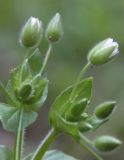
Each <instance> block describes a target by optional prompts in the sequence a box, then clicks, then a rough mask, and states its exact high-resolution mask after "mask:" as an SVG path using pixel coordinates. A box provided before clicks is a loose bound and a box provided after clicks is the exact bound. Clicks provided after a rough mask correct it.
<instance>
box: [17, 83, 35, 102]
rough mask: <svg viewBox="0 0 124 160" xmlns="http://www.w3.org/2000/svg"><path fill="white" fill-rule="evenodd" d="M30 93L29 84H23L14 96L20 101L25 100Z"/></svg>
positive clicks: (30, 87)
mask: <svg viewBox="0 0 124 160" xmlns="http://www.w3.org/2000/svg"><path fill="white" fill-rule="evenodd" d="M31 93H32V86H31V85H30V84H24V85H22V86H21V87H20V88H19V89H17V90H16V96H17V98H18V99H19V100H20V101H25V100H27V99H28V98H29V97H30V95H31Z"/></svg>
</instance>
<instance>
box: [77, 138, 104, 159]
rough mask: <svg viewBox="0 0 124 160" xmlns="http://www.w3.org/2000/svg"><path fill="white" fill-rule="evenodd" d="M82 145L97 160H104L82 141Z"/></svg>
mask: <svg viewBox="0 0 124 160" xmlns="http://www.w3.org/2000/svg"><path fill="white" fill-rule="evenodd" d="M80 145H81V146H82V147H83V148H84V149H85V150H86V151H87V152H89V153H90V154H91V155H93V156H94V157H95V158H96V160H103V159H102V158H101V157H100V156H99V155H97V154H96V153H95V152H94V151H92V150H91V149H90V148H89V147H88V146H86V145H85V144H84V143H83V142H82V141H80Z"/></svg>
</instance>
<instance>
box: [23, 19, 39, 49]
mask: <svg viewBox="0 0 124 160" xmlns="http://www.w3.org/2000/svg"><path fill="white" fill-rule="evenodd" d="M41 36H42V23H41V21H40V20H39V19H38V18H34V17H31V18H29V20H28V21H27V23H26V24H25V25H24V27H23V29H22V32H21V35H20V42H21V44H22V45H23V46H24V47H34V46H36V45H38V44H39V42H40V39H41Z"/></svg>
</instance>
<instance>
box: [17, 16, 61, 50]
mask: <svg viewBox="0 0 124 160" xmlns="http://www.w3.org/2000/svg"><path fill="white" fill-rule="evenodd" d="M45 35H46V38H47V39H48V40H49V41H50V42H57V41H58V40H59V39H60V38H61V37H62V35H63V29H62V24H61V18H60V14H59V13H57V14H56V15H55V16H54V17H53V18H52V19H51V21H50V22H49V24H48V26H47V29H46V33H45ZM42 37H43V26H42V22H41V21H40V20H39V19H38V18H35V17H31V18H29V20H28V21H27V22H26V24H25V25H24V26H23V28H22V31H21V34H20V43H21V45H22V46H24V47H26V48H32V47H36V46H38V45H39V43H40V41H41V38H42Z"/></svg>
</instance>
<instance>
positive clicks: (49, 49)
mask: <svg viewBox="0 0 124 160" xmlns="http://www.w3.org/2000/svg"><path fill="white" fill-rule="evenodd" d="M51 50H52V45H51V43H49V47H48V50H47V52H46V56H45V59H44V62H43V65H42V68H41V70H40V75H42V73H43V71H44V68H45V67H46V64H47V61H48V59H49V56H50V52H51Z"/></svg>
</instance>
